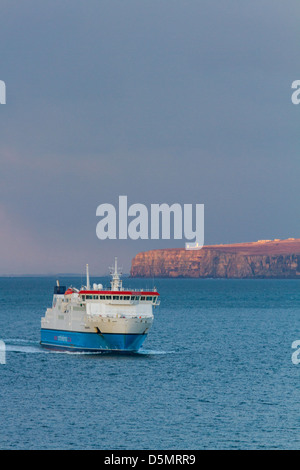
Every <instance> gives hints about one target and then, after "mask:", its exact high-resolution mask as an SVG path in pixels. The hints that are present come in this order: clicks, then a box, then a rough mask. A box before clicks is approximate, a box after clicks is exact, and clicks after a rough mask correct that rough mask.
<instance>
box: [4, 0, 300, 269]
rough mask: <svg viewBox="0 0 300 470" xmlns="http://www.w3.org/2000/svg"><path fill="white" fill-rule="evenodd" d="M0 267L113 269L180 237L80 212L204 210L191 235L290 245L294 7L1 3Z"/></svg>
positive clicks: (298, 229) (73, 0) (297, 189)
mask: <svg viewBox="0 0 300 470" xmlns="http://www.w3.org/2000/svg"><path fill="white" fill-rule="evenodd" d="M0 8H1V15H0V47H1V65H0V80H3V81H5V84H6V91H7V96H6V104H5V105H0V274H5V275H7V274H25V273H26V274H48V273H66V272H68V273H69V272H75V273H81V272H84V270H85V265H86V263H89V265H90V272H91V275H93V274H94V275H102V274H106V273H107V272H108V266H110V265H111V264H112V263H113V260H114V257H115V256H118V259H119V263H120V265H122V266H123V270H124V272H129V270H130V263H131V259H132V258H133V257H134V256H135V255H136V254H137V253H138V252H140V251H145V250H151V249H157V248H169V247H182V248H183V247H184V244H185V240H151V239H149V240H130V239H128V240H118V239H117V240H99V239H98V238H97V236H96V226H97V223H98V221H99V218H97V217H96V209H97V207H98V206H99V205H100V204H103V203H110V204H113V205H114V206H115V207H116V209H118V198H119V195H127V197H128V204H129V205H130V204H134V203H141V204H144V205H146V206H147V207H149V208H150V205H151V204H162V203H167V204H169V205H171V204H173V203H179V204H181V205H183V204H193V205H195V204H204V206H205V230H204V232H205V240H204V241H205V244H206V245H210V244H217V243H238V242H246V241H256V240H258V239H274V238H288V237H295V238H298V237H299V238H300V217H299V200H300V185H299V172H300V164H299V120H300V106H299V107H298V106H295V105H293V104H292V102H291V95H292V90H291V84H292V82H293V81H294V80H298V79H300V72H299V63H300V33H299V17H300V5H299V0H287V1H286V2H282V0H259V1H258V0H251V1H250V0H244V1H241V0H226V1H223V0H218V1H215V0H143V1H141V0H126V1H124V0H85V1H79V0H51V1H50V0H43V1H42V2H41V1H40V0H1V2H0Z"/></svg>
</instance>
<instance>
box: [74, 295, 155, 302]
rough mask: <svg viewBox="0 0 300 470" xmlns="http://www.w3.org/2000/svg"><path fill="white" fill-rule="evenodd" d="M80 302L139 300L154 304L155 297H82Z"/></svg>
mask: <svg viewBox="0 0 300 470" xmlns="http://www.w3.org/2000/svg"><path fill="white" fill-rule="evenodd" d="M82 300H141V301H143V300H144V301H148V302H155V301H156V296H155V297H148V296H140V295H82Z"/></svg>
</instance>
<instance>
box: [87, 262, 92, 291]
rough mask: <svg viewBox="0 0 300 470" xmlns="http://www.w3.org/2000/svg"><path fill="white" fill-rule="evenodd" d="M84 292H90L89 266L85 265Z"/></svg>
mask: <svg viewBox="0 0 300 470" xmlns="http://www.w3.org/2000/svg"><path fill="white" fill-rule="evenodd" d="M86 290H91V285H90V274H89V265H88V264H87V265H86Z"/></svg>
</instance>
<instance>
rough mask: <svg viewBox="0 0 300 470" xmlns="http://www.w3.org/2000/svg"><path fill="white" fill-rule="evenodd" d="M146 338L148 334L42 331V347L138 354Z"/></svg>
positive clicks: (61, 349) (60, 349)
mask: <svg viewBox="0 0 300 470" xmlns="http://www.w3.org/2000/svg"><path fill="white" fill-rule="evenodd" d="M146 337H147V335H146V334H142V335H139V334H137V335H132V334H101V333H84V332H82V333H81V332H75V331H61V330H47V329H41V345H42V346H44V347H46V348H50V349H56V350H59V351H80V352H102V351H120V352H137V351H138V350H139V349H140V348H141V346H142V344H143V342H144V341H145V339H146Z"/></svg>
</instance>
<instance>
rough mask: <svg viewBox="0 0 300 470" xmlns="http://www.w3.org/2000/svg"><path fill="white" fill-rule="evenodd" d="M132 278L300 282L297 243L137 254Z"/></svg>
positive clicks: (264, 242) (267, 242) (262, 242)
mask: <svg viewBox="0 0 300 470" xmlns="http://www.w3.org/2000/svg"><path fill="white" fill-rule="evenodd" d="M130 274H131V277H170V278H181V277H185V278H228V279H229V278H240V279H243V278H244V279H247V278H249V279H253V278H270V279H271V278H277V279H295V278H300V239H295V238H289V239H287V240H278V239H276V240H259V241H257V242H251V243H237V244H232V245H210V246H204V247H203V248H202V249H201V250H185V249H184V248H170V249H159V250H151V251H146V252H142V253H139V254H137V255H136V256H135V257H134V258H133V260H132V264H131V272H130Z"/></svg>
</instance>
